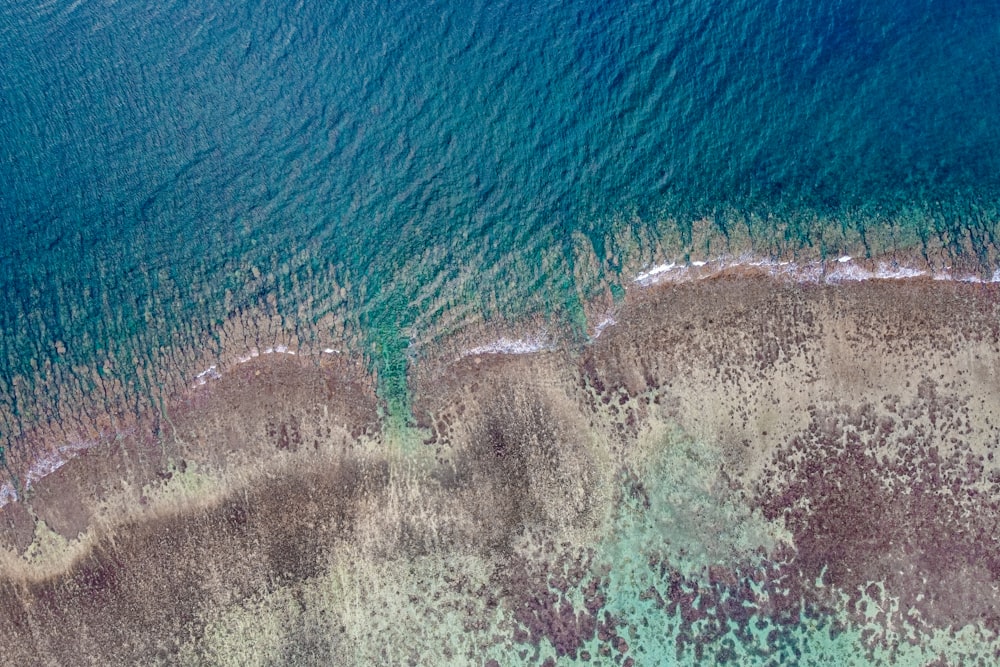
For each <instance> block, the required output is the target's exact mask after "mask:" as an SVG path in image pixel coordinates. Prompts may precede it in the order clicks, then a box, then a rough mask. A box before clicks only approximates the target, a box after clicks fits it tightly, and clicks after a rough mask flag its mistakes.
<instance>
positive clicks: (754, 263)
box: [632, 255, 1000, 287]
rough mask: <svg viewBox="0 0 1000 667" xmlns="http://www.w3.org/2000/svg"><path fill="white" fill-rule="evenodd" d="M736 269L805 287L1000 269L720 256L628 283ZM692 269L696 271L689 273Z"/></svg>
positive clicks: (844, 258) (650, 272)
mask: <svg viewBox="0 0 1000 667" xmlns="http://www.w3.org/2000/svg"><path fill="white" fill-rule="evenodd" d="M705 267H707V269H705ZM740 267H747V268H755V269H762V270H764V271H765V272H766V273H767V274H768V275H770V276H772V277H775V278H782V279H785V280H791V281H794V282H806V283H824V282H825V283H833V284H836V283H843V282H860V281H864V280H911V279H914V278H924V277H930V278H933V279H934V280H945V281H949V280H950V281H957V282H966V283H983V282H992V283H1000V269H997V270H996V271H995V272H994V273H993V276H992V278H990V279H989V280H983V279H982V278H979V277H977V276H974V275H955V274H953V273H951V271H950V269H951V267H944V268H943V269H941V270H940V271H933V272H932V271H928V270H926V269H919V268H916V267H914V266H906V265H900V264H895V263H893V264H889V263H887V262H880V263H879V264H878V266H877V267H876V268H875V269H874V270H872V269H870V268H867V267H866V266H865V265H864V264H862V263H859V262H857V261H856V260H855V259H854V258H853V257H851V256H850V255H841V256H840V257H838V258H836V259H834V260H828V261H812V262H806V263H803V264H800V263H798V262H792V261H788V260H782V261H775V260H772V259H764V258H760V257H754V256H751V255H741V256H739V257H726V256H723V257H718V258H716V259H714V260H709V261H700V260H699V261H693V262H691V263H690V264H683V263H677V262H667V263H665V264H660V265H657V266H654V267H653V268H651V269H647V270H645V271H643V272H641V273H639V274H638V275H636V276H635V278H633V279H632V282H633V283H634V284H637V285H639V286H640V287H648V286H650V285H655V284H658V283H661V282H684V281H688V280H703V279H705V278H710V277H712V276H715V275H718V274H719V273H720V272H722V271H724V270H726V269H732V268H740ZM692 269H699V270H698V271H693V270H692Z"/></svg>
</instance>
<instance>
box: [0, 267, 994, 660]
mask: <svg viewBox="0 0 1000 667" xmlns="http://www.w3.org/2000/svg"><path fill="white" fill-rule="evenodd" d="M997 291H998V289H997V287H996V286H993V285H965V284H958V283H944V282H934V281H931V280H926V281H907V282H906V283H902V282H894V281H881V282H869V283H856V284H849V285H837V286H831V285H821V284H817V285H793V284H788V283H782V282H780V281H775V280H771V279H769V278H766V277H761V276H756V277H755V276H743V275H733V276H727V275H722V276H717V277H714V278H711V279H706V280H702V281H699V282H692V283H681V284H671V285H663V286H658V287H653V288H650V289H648V290H645V291H642V292H630V293H629V295H628V296H627V298H626V299H625V301H624V303H621V304H618V305H617V306H616V311H615V313H614V319H615V320H616V323H615V324H613V325H608V326H606V328H604V329H603V330H602V332H601V335H600V336H599V337H598V338H596V340H593V341H592V342H590V343H589V344H587V345H580V346H576V347H574V346H571V345H565V344H561V345H560V347H558V349H555V350H546V351H540V352H535V353H531V354H504V353H487V352H486V351H484V352H481V353H477V354H469V355H465V356H463V355H461V354H458V352H460V351H461V348H462V346H463V345H465V344H466V343H468V341H466V340H464V339H463V340H462V341H459V342H458V343H454V345H452V344H449V343H447V342H446V343H443V344H442V346H441V349H442V352H441V354H440V355H439V356H438V357H435V359H434V360H433V361H432V360H430V359H425V360H423V361H420V360H418V361H417V362H416V363H415V365H414V367H413V368H412V369H411V384H412V386H413V388H414V394H413V415H414V419H415V421H416V426H414V427H410V428H407V429H402V430H397V431H392V430H386V429H385V428H384V426H383V423H382V421H381V419H380V416H379V414H380V413H379V404H378V401H377V400H376V398H375V396H374V394H373V392H372V391H371V383H370V382H369V381H367V380H366V379H365V378H363V377H361V376H360V375H359V374H358V373H357V371H356V368H355V367H353V366H352V365H351V363H350V362H348V361H346V360H342V361H335V360H334V359H333V358H332V356H333V355H328V356H330V358H329V359H327V358H323V357H321V358H319V359H320V360H319V361H318V362H317V360H316V359H312V360H310V359H303V358H299V357H293V356H291V355H280V356H279V355H270V356H267V357H265V356H261V357H259V358H256V359H252V360H249V361H247V362H246V363H241V364H238V365H236V366H234V367H233V368H232V369H230V370H229V371H227V372H226V373H224V374H223V375H222V377H221V378H220V379H218V380H213V381H211V382H209V383H207V384H206V385H205V386H203V387H199V388H197V389H196V390H192V391H191V392H189V393H187V394H185V395H184V397H183V398H182V399H181V400H179V401H175V402H174V403H172V404H171V405H169V406H165V409H164V410H163V411H162V413H161V417H160V418H159V420H158V421H157V423H156V428H155V430H154V431H152V433H149V432H145V433H144V432H141V431H137V432H136V433H135V434H132V435H125V436H122V437H120V438H118V439H116V440H114V441H113V442H111V443H105V444H103V445H101V446H100V447H97V448H94V449H92V450H89V451H88V452H87V453H86V454H85V455H83V456H81V457H80V458H78V459H75V460H73V461H70V462H69V463H67V464H66V465H65V466H63V467H62V468H60V469H59V470H58V471H57V472H55V473H53V474H52V475H50V476H49V477H46V478H45V479H43V480H41V481H40V482H39V483H38V485H37V487H36V488H35V489H33V490H32V491H31V493H29V494H27V496H26V497H25V498H24V499H23V501H22V502H18V503H15V504H12V505H9V506H7V507H5V508H3V509H2V510H0V518H2V519H3V521H4V523H3V524H2V528H0V530H2V531H3V534H2V537H3V541H2V542H0V547H2V549H3V551H2V552H0V553H2V559H3V560H2V561H0V599H2V601H3V604H2V605H0V643H2V644H3V645H4V646H5V647H9V648H8V649H7V652H6V653H5V658H4V659H5V660H10V661H12V662H13V661H20V662H32V661H36V662H37V661H38V660H39V656H42V657H41V660H43V661H49V662H52V663H53V664H66V663H80V662H81V661H84V662H90V663H92V664H134V663H136V662H145V663H156V662H160V663H164V664H373V663H379V664H453V665H466V664H484V665H485V664H524V663H534V664H566V663H574V662H582V663H586V664H621V665H626V664H630V665H632V664H662V663H663V662H664V661H674V662H678V663H680V664H695V663H698V662H704V663H705V664H715V663H729V664H760V665H766V664H787V663H789V662H800V663H802V664H806V663H807V659H813V660H815V661H817V662H814V664H823V663H822V660H826V661H827V664H830V661H833V662H837V663H839V664H892V663H894V662H895V663H897V664H926V663H929V662H932V661H933V660H941V661H943V662H944V663H949V662H950V663H952V664H957V663H965V664H974V663H975V662H976V661H977V660H981V659H985V658H988V657H989V656H991V655H992V654H993V652H994V651H995V650H996V648H997V646H996V644H995V642H994V639H993V637H994V633H995V632H996V631H997V630H998V624H1000V612H998V609H1000V604H998V602H1000V600H997V598H996V593H995V591H994V588H993V587H994V585H1000V582H998V581H997V577H998V576H1000V566H998V564H997V562H996V561H997V558H996V553H997V552H998V551H1000V549H998V548H997V547H998V546H1000V545H996V544H994V537H993V536H994V533H996V523H997V517H998V516H1000V515H998V514H997V512H998V510H997V507H998V503H1000V487H998V483H1000V471H998V470H997V469H996V463H995V460H994V459H995V457H994V448H995V446H996V443H997V442H998V441H1000V430H998V429H1000V423H998V421H1000V419H998V418H997V417H996V406H997V405H1000V346H998V325H997V322H998V321H1000V319H998V312H997V306H996V304H997ZM602 308H603V306H602ZM601 312H604V311H603V310H602V311H601ZM491 352H496V351H495V350H493V351H491ZM401 439H405V442H403V441H402V440H401ZM948 632H954V633H955V640H954V641H953V643H952V645H951V646H949V645H948V643H947V642H945V641H944V640H943V639H942V637H944V635H946V634H947V633H948ZM942 633H944V634H942ZM67 637H72V640H67V639H66V638H67ZM81 656H84V657H81ZM810 656H812V657H811V658H810ZM817 656H819V657H817ZM491 661H493V662H491Z"/></svg>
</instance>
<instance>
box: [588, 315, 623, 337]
mask: <svg viewBox="0 0 1000 667" xmlns="http://www.w3.org/2000/svg"><path fill="white" fill-rule="evenodd" d="M616 324H618V320H616V319H615V318H614V316H612V315H608V316H607V317H605V318H604V319H603V320H601V321H600V322H598V323H597V326H596V327H594V338H593V339H594V340H597V339H598V338H600V337H601V334H602V333H604V330H605V329H607V328H608V327H613V326H614V325H616Z"/></svg>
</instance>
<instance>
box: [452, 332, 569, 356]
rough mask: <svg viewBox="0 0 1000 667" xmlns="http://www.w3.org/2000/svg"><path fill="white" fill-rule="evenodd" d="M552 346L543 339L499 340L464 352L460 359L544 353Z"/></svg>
mask: <svg viewBox="0 0 1000 667" xmlns="http://www.w3.org/2000/svg"><path fill="white" fill-rule="evenodd" d="M551 349H552V344H551V343H550V342H549V341H548V340H546V339H544V338H541V337H532V338H516V339H513V340H512V339H510V338H498V339H497V340H495V341H493V342H492V343H489V344H487V345H479V346H478V347H474V348H471V349H468V350H464V351H463V352H462V354H460V355H459V358H462V357H469V356H475V355H479V354H531V353H532V352H542V351H544V350H551Z"/></svg>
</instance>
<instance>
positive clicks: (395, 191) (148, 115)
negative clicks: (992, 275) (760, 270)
mask: <svg viewBox="0 0 1000 667" xmlns="http://www.w3.org/2000/svg"><path fill="white" fill-rule="evenodd" d="M998 19H1000V9H998V8H997V6H996V5H995V4H994V3H987V2H976V1H971V2H958V3H955V2H948V3H945V2H931V1H926V2H917V1H913V0H910V1H907V2H903V3H896V2H892V3H890V2H877V3H864V2H852V1H844V2H831V1H817V0H811V1H810V2H806V3H784V2H777V1H774V0H769V1H767V2H763V3H748V2H734V3H723V4H721V5H720V4H717V3H707V2H698V1H695V0H687V1H683V2H680V1H679V2H648V1H636V2H627V3H606V2H605V3H601V2H579V1H577V2H549V3H543V4H537V3H525V2H517V1H507V2H499V3H450V2H434V3H415V2H401V3H393V4H392V5H391V6H383V5H382V4H378V3H370V2H368V3H345V2H330V3H303V2H300V3H287V4H286V3H277V4H276V3H242V2H237V3H219V2H198V3H194V2H188V1H185V0H171V1H168V2H164V3H157V4H155V5H150V4H148V3H140V2H133V1H128V2H118V3H104V2H98V3H69V2H62V1H59V0H57V1H56V2H50V3H45V4H41V5H39V4H35V3H26V2H18V3H7V4H5V5H4V6H3V7H2V8H0V47H2V52H3V53H4V63H5V64H4V65H3V66H2V67H0V147H2V154H3V160H2V162H0V191H2V193H3V194H2V196H0V262H2V267H3V270H2V271H0V287H2V292H3V294H4V299H3V303H2V305H0V359H2V360H3V361H2V362H0V394H2V395H3V396H4V399H5V402H6V403H8V409H9V410H12V411H13V413H14V414H16V415H21V416H22V417H21V418H24V417H30V416H32V415H33V413H32V410H33V408H32V407H31V404H32V402H33V401H34V400H35V399H34V398H32V397H33V396H34V395H35V394H37V393H38V392H37V391H34V390H25V389H23V387H22V388H21V389H16V388H15V387H14V384H15V383H14V379H15V378H16V377H18V376H20V377H21V378H23V379H24V381H25V383H26V384H29V385H32V386H35V385H37V384H38V383H42V384H44V383H45V382H50V384H54V385H67V384H69V385H72V386H73V387H75V391H76V392H77V394H80V393H83V394H86V393H87V392H88V391H89V390H91V389H92V388H93V380H92V379H88V378H87V377H84V376H85V375H86V374H84V373H82V372H80V371H79V370H78V369H77V367H83V366H86V367H88V368H102V369H103V368H104V366H105V365H106V363H107V361H108V359H109V355H110V356H111V357H112V362H111V365H112V367H113V368H114V369H115V372H116V373H117V374H118V375H119V376H121V377H125V378H126V379H125V380H123V382H124V384H126V385H129V384H130V383H131V385H134V387H135V392H137V393H139V394H143V393H148V392H149V391H152V389H153V387H154V386H155V385H156V379H155V378H156V377H157V373H158V372H159V368H158V367H159V366H162V365H164V362H163V360H162V358H161V356H162V355H161V356H155V355H152V353H151V350H155V349H158V348H160V347H163V346H167V347H170V346H180V347H184V346H189V347H196V346H201V347H205V346H208V347H212V346H213V345H221V344H219V343H218V341H216V340H214V339H213V337H212V336H209V335H206V334H204V333H202V332H204V331H205V330H207V329H209V328H210V327H211V326H212V325H213V324H216V323H220V322H222V321H224V320H225V319H226V318H227V317H230V316H232V314H233V313H235V312H236V311H238V310H240V309H253V308H262V309H264V310H265V311H268V312H272V311H274V312H279V313H281V314H283V315H286V316H290V317H292V319H293V320H294V321H295V322H296V324H295V326H297V327H301V329H302V335H303V337H308V336H309V335H315V334H314V333H306V332H307V331H309V330H310V328H311V327H312V326H313V325H314V324H316V323H318V322H321V321H322V319H323V316H324V315H326V314H327V313H328V312H330V311H333V310H337V309H340V310H339V311H338V312H340V313H341V315H340V317H341V318H342V319H343V320H345V321H347V322H348V323H350V322H353V323H355V324H356V327H355V329H356V335H357V336H358V337H359V338H360V339H361V340H362V341H363V344H362V345H359V347H362V348H363V349H364V351H365V352H367V353H368V354H369V355H370V356H371V360H372V363H373V365H374V366H375V367H377V368H379V369H381V378H382V386H383V390H384V391H385V393H387V394H388V395H394V394H395V395H398V394H404V393H405V387H404V386H403V383H404V382H405V380H404V378H403V376H404V373H405V368H406V348H407V346H408V345H409V341H410V339H411V338H414V337H420V336H423V335H426V334H427V333H428V332H430V331H432V330H433V329H434V322H435V321H436V320H439V319H441V316H442V313H443V312H444V311H445V310H447V309H448V308H452V309H454V308H462V309H464V310H463V312H467V313H471V314H474V315H475V316H476V317H480V316H485V317H488V318H489V317H497V316H501V315H502V316H517V315H519V314H523V313H525V312H542V313H545V314H548V315H550V316H557V317H563V318H565V319H566V320H567V321H569V322H573V321H579V316H578V315H577V314H575V313H576V312H577V311H578V309H579V299H580V298H586V297H587V296H588V292H592V291H594V290H595V289H597V288H596V287H595V285H597V284H599V283H601V282H602V281H603V282H605V283H606V282H610V283H612V284H617V283H618V282H621V281H622V278H621V276H620V275H619V274H620V272H621V270H622V266H623V263H624V262H625V261H626V259H628V258H624V257H623V255H625V254H628V252H629V248H630V245H629V244H628V243H621V242H620V239H621V238H633V236H635V237H636V238H642V239H647V240H648V242H647V244H646V245H648V246H651V245H652V244H653V243H655V242H660V244H661V245H660V248H661V250H662V251H663V252H667V253H668V254H669V253H673V254H674V255H676V256H683V254H684V253H686V252H688V251H695V252H696V253H697V252H698V250H699V249H700V247H701V244H703V243H704V241H703V236H704V235H701V236H698V235H692V226H691V223H692V221H694V220H698V219H702V218H707V219H708V220H709V221H710V224H709V226H708V230H709V231H708V235H709V236H716V237H718V238H721V239H725V238H727V237H735V236H738V237H739V241H736V242H734V244H735V245H736V246H737V247H736V248H735V249H736V250H741V251H743V250H754V251H756V252H757V253H758V254H781V253H794V252H796V251H798V250H800V249H803V248H805V249H808V250H809V251H810V252H811V253H813V254H819V255H821V254H824V253H830V252H838V251H840V250H843V249H844V247H845V246H849V245H852V244H853V245H854V246H857V247H858V248H863V249H864V250H867V251H869V252H872V253H877V252H879V251H881V250H885V249H886V248H896V247H899V246H903V247H905V248H908V249H910V250H913V252H914V253H915V254H918V247H919V246H920V245H921V244H923V243H926V242H927V241H928V239H930V240H938V241H939V242H940V244H941V245H944V246H946V247H951V248H952V249H953V250H955V252H958V253H962V252H964V253H966V254H968V253H969V252H970V248H971V249H972V252H973V253H978V254H979V256H980V257H979V258H980V259H982V260H983V261H985V262H987V263H988V262H990V261H992V249H993V248H994V247H995V244H994V238H995V236H994V234H995V231H996V223H995V221H996V217H995V216H992V215H991V212H992V211H994V209H995V204H996V201H997V197H996V195H997V193H998V192H1000V150H997V149H998V148H1000V130H998V129H997V125H996V123H995V122H993V121H994V118H995V109H997V108H1000V75H998V73H997V69H996V67H995V63H996V62H997V61H998V56H1000V39H998V37H1000V20H998ZM736 228H739V233H737V232H736V231H735V230H736ZM886 229H892V230H893V231H892V233H891V234H889V233H886V232H885V230H886ZM581 244H582V246H584V247H586V250H587V252H588V253H590V252H591V251H590V248H591V247H592V249H593V250H592V254H593V256H594V257H596V259H597V266H598V271H597V274H599V275H595V276H592V278H593V280H592V281H591V284H585V285H583V286H582V288H581V286H580V285H579V282H580V281H579V279H578V275H577V278H576V279H575V278H574V268H575V266H576V265H577V264H578V263H580V258H581V254H580V252H579V248H580V247H581ZM745 246H750V247H745ZM645 252H646V253H647V254H651V253H652V252H653V251H652V250H651V249H649V248H647V249H646V251H645ZM253 269H257V271H258V272H259V273H260V277H259V278H257V277H256V275H257V273H255V272H254V271H253ZM577 274H579V271H578V272H577ZM473 276H474V279H471V277H473ZM585 282H586V281H585ZM340 287H345V290H344V291H343V298H341V291H340V289H339V288H340ZM227 290H228V294H227ZM303 304H305V306H303ZM470 316H471V315H470ZM574 318H575V319H574ZM321 328H322V327H321ZM56 341H59V342H62V343H63V345H62V346H60V347H59V348H58V351H57V349H56V347H55V342H56ZM63 348H65V350H66V351H65V352H61V350H62V349H63ZM46 362H49V363H50V364H52V366H53V367H52V368H49V370H47V371H46V370H44V368H45V366H46ZM130 362H136V363H130ZM32 364H35V366H38V367H42V368H43V371H42V372H41V376H40V375H39V371H38V370H37V369H36V368H35V367H34V366H33V365H32ZM136 365H138V366H140V367H143V369H144V370H143V371H142V372H138V371H134V370H133V369H134V368H135V367H136ZM60 369H61V370H60ZM70 369H76V370H70ZM42 376H44V377H42ZM129 376H131V377H129ZM46 378H48V379H46ZM35 389H37V387H35ZM22 394H23V396H22ZM46 405H47V408H45V409H42V408H37V410H41V411H42V412H44V411H45V410H46V409H47V410H49V411H56V412H58V411H59V410H60V409H67V408H66V407H65V406H62V408H60V405H59V404H58V401H56V400H55V399H53V400H51V401H49V403H47V404H46ZM34 416H35V417H37V415H34ZM21 418H19V419H15V420H13V421H12V422H11V423H10V424H8V426H7V429H8V430H17V429H18V428H19V426H18V423H19V421H20V419H21Z"/></svg>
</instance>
